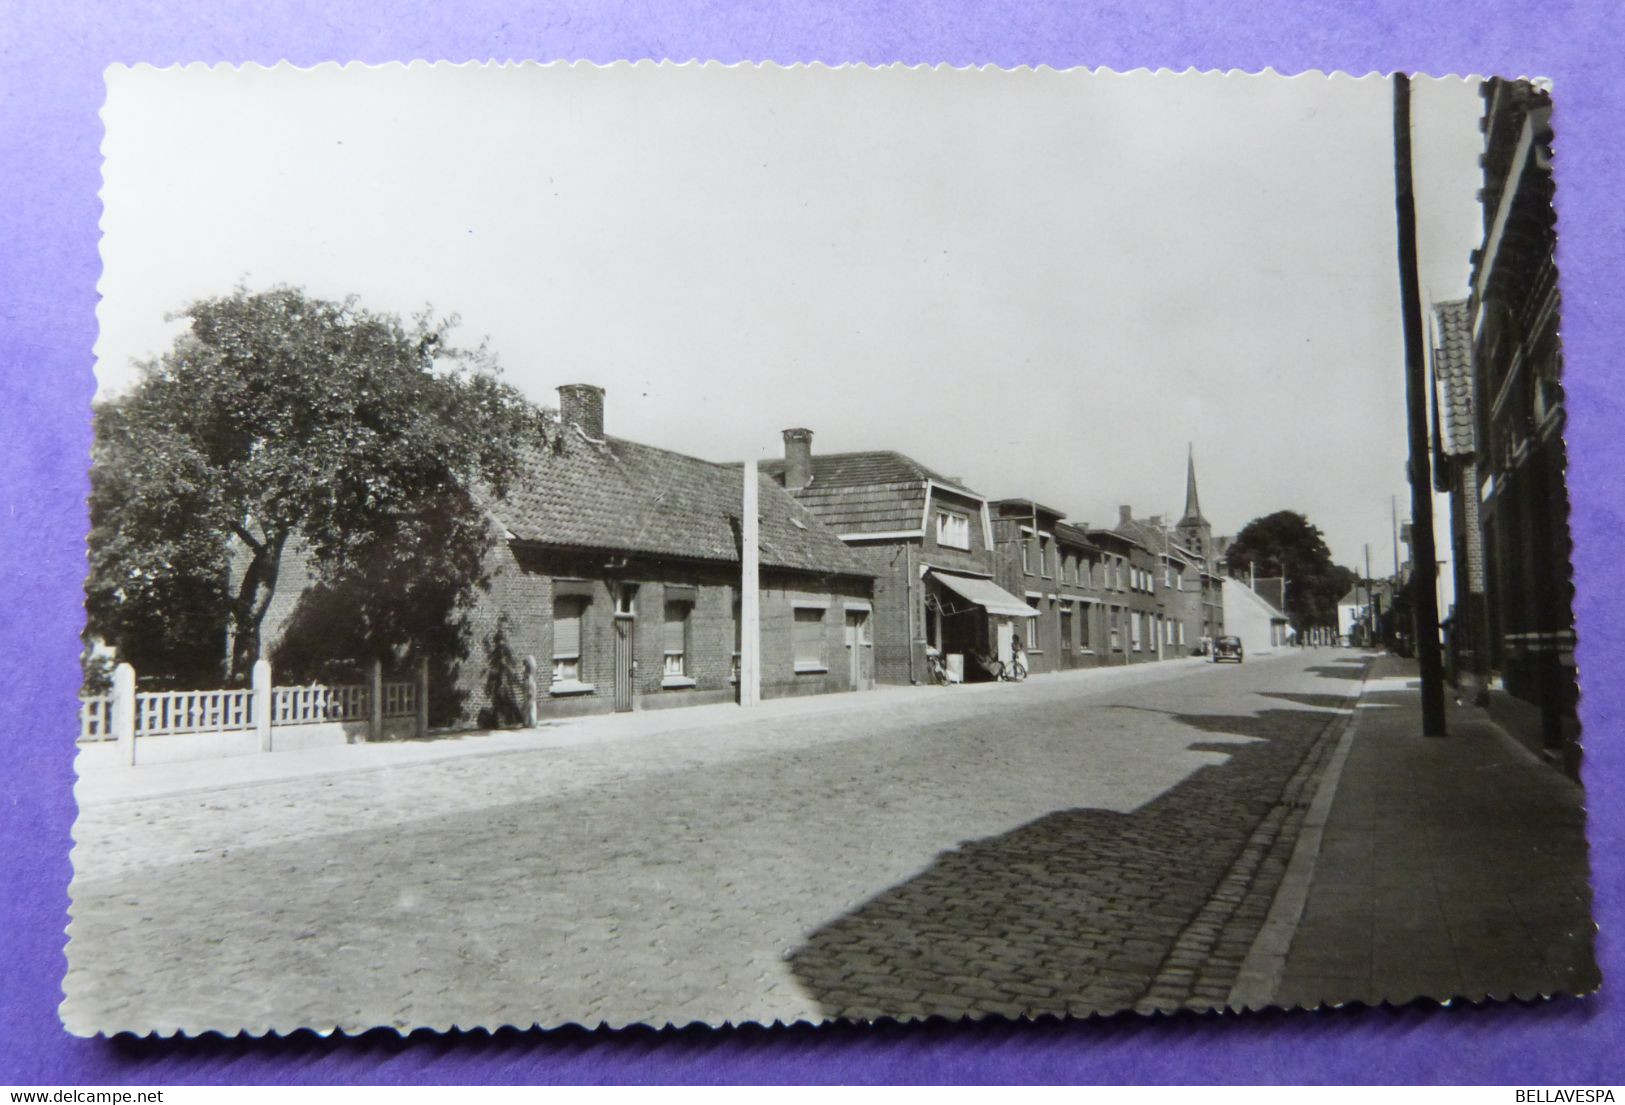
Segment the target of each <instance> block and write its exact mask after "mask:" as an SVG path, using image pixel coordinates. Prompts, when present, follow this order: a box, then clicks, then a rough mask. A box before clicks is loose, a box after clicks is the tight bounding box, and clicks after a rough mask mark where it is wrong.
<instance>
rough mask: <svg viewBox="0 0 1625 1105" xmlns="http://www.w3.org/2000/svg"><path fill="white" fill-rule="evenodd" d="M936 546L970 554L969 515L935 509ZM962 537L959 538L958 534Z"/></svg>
mask: <svg viewBox="0 0 1625 1105" xmlns="http://www.w3.org/2000/svg"><path fill="white" fill-rule="evenodd" d="M936 510H937V545H938V546H939V547H941V548H945V549H960V550H962V551H964V552H970V547H971V537H970V515H968V514H964V513H961V512H960V511H957V510H950V509H949V508H947V507H941V506H939V507H937V508H936ZM961 531H962V532H963V536H960V532H961Z"/></svg>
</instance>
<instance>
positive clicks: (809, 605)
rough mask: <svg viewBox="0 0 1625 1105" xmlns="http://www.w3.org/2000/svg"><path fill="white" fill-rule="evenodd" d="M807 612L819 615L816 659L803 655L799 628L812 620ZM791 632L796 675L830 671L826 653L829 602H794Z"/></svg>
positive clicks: (791, 607)
mask: <svg viewBox="0 0 1625 1105" xmlns="http://www.w3.org/2000/svg"><path fill="white" fill-rule="evenodd" d="M805 614H814V615H816V616H817V625H818V658H817V659H816V660H807V659H803V658H802V656H801V634H800V633H799V632H797V631H798V630H799V628H800V627H801V626H802V625H803V624H805V623H807V622H809V621H811V620H812V619H809V618H805V617H803V615H805ZM790 618H791V626H790V628H791V632H790V662H791V668H792V670H793V671H794V672H795V674H796V675H820V674H823V673H825V672H827V671H829V658H828V656H827V655H825V652H826V645H827V642H826V641H825V637H827V636H828V627H827V625H826V624H825V623H826V622H827V621H828V620H829V604H828V603H813V602H792V603H791V606H790Z"/></svg>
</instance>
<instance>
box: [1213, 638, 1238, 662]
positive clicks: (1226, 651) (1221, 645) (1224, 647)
mask: <svg viewBox="0 0 1625 1105" xmlns="http://www.w3.org/2000/svg"><path fill="white" fill-rule="evenodd" d="M1221 660H1234V661H1235V662H1236V663H1238V664H1239V663H1241V638H1240V637H1220V638H1219V639H1218V640H1216V641H1214V642H1213V662H1214V663H1215V664H1217V663H1218V662H1219V661H1221Z"/></svg>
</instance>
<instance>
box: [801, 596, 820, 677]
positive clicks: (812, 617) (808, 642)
mask: <svg viewBox="0 0 1625 1105" xmlns="http://www.w3.org/2000/svg"><path fill="white" fill-rule="evenodd" d="M795 615H796V633H795V647H796V670H797V671H825V670H827V668H826V667H825V664H824V612H823V611H822V610H819V609H815V608H812V607H803V606H798V607H796V611H795Z"/></svg>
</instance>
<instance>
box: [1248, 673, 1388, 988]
mask: <svg viewBox="0 0 1625 1105" xmlns="http://www.w3.org/2000/svg"><path fill="white" fill-rule="evenodd" d="M1371 667H1372V662H1371V661H1367V663H1366V667H1365V670H1364V671H1363V672H1362V673H1361V674H1360V683H1359V686H1358V688H1357V689H1356V690H1355V691H1354V692H1353V693H1352V694H1350V695H1349V702H1350V707H1349V716H1348V717H1347V718H1346V719H1344V720H1342V721H1341V723H1340V724H1341V725H1342V732H1340V733H1339V734H1338V736H1337V745H1336V747H1335V748H1334V749H1333V750H1332V754H1331V757H1330V758H1329V759H1328V760H1327V762H1326V768H1325V771H1324V772H1323V773H1322V774H1321V777H1320V784H1319V786H1318V787H1317V788H1316V789H1315V797H1314V799H1313V800H1312V801H1311V802H1310V804H1309V810H1308V812H1307V813H1306V814H1305V815H1304V818H1303V823H1302V825H1301V826H1300V827H1299V831H1298V840H1297V843H1296V844H1295V845H1294V846H1293V849H1292V858H1291V860H1289V861H1288V863H1287V868H1286V873H1285V874H1283V875H1282V876H1281V885H1280V886H1279V887H1277V888H1276V891H1275V899H1274V901H1273V902H1271V903H1270V909H1269V913H1267V914H1266V915H1265V917H1264V924H1263V926H1262V927H1261V928H1260V929H1259V930H1258V936H1257V937H1255V938H1254V940H1253V945H1252V947H1251V948H1250V949H1249V950H1248V952H1247V957H1246V959H1244V960H1242V964H1241V969H1240V971H1238V972H1237V975H1236V981H1235V984H1234V985H1233V986H1232V987H1231V988H1230V995H1229V998H1228V999H1227V1000H1226V1003H1225V1004H1226V1005H1227V1006H1228V1007H1229V1008H1231V1009H1233V1010H1244V1009H1245V1010H1258V1009H1268V1008H1271V1007H1272V1006H1274V1004H1275V996H1276V995H1277V994H1278V993H1279V992H1280V989H1281V979H1282V976H1283V975H1284V974H1285V973H1286V960H1287V954H1288V952H1290V951H1291V950H1292V938H1293V937H1294V936H1295V935H1296V934H1297V931H1298V922H1299V921H1300V920H1301V919H1302V918H1303V910H1304V906H1305V904H1306V903H1307V902H1308V900H1309V886H1310V884H1311V883H1312V882H1313V881H1314V876H1315V865H1316V863H1317V862H1318V860H1319V858H1320V846H1321V841H1322V839H1323V837H1324V836H1325V831H1326V821H1327V818H1328V817H1330V815H1331V810H1332V801H1333V800H1334V799H1335V798H1336V796H1337V785H1338V782H1339V781H1340V780H1341V778H1342V776H1343V765H1344V764H1345V763H1346V762H1347V761H1348V757H1349V750H1350V748H1352V747H1353V745H1354V737H1355V733H1356V731H1357V730H1358V729H1359V726H1360V709H1359V707H1360V700H1361V699H1362V698H1363V697H1364V696H1365V686H1366V683H1367V681H1368V680H1369V679H1370V677H1371Z"/></svg>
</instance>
